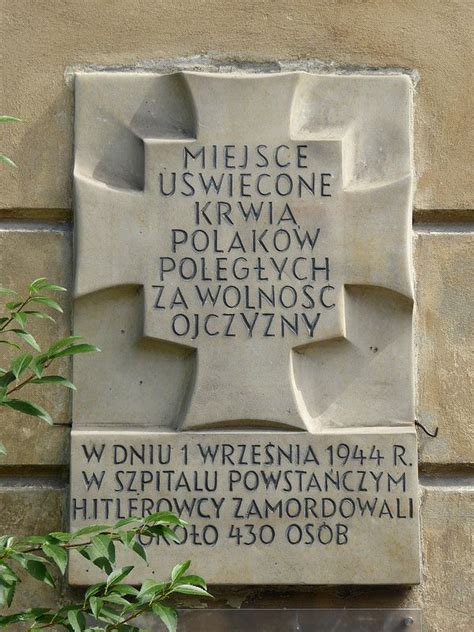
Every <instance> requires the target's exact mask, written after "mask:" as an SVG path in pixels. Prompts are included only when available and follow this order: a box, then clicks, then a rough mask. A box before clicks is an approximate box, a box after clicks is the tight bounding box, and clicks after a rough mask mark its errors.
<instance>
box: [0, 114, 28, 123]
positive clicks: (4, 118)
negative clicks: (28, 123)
mask: <svg viewBox="0 0 474 632" xmlns="http://www.w3.org/2000/svg"><path fill="white" fill-rule="evenodd" d="M0 123H23V121H22V119H20V118H18V117H17V116H9V115H7V114H1V115H0Z"/></svg>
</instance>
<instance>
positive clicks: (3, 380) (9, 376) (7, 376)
mask: <svg viewBox="0 0 474 632" xmlns="http://www.w3.org/2000/svg"><path fill="white" fill-rule="evenodd" d="M14 381H15V374H14V373H13V371H7V372H6V373H4V374H3V375H2V376H1V377H0V386H8V385H9V384H11V383H12V382H14Z"/></svg>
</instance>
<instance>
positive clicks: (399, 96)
mask: <svg viewBox="0 0 474 632" xmlns="http://www.w3.org/2000/svg"><path fill="white" fill-rule="evenodd" d="M411 98H412V84H411V81H410V79H409V78H408V77H407V76H405V75H401V74H400V75H358V74H353V75H347V76H338V75H318V74H312V73H303V72H288V73H280V74H273V75H271V74H259V75H257V74H245V73H229V74H215V73H199V72H181V73H174V74H159V73H151V72H145V73H121V72H92V73H79V74H78V75H77V76H76V120H75V129H76V160H75V170H74V176H75V204H76V219H75V232H76V235H75V248H76V281H75V287H76V301H75V308H74V318H75V323H74V327H75V329H76V330H77V331H80V332H81V334H83V335H85V336H86V337H87V338H88V339H91V340H93V341H94V342H95V343H96V344H98V345H99V346H100V347H101V348H102V353H101V354H94V356H91V357H83V358H77V359H76V360H75V365H74V380H75V382H76V384H77V386H78V393H77V395H76V396H75V399H74V410H73V419H74V432H73V446H72V454H73V464H72V488H73V495H72V521H73V525H74V526H77V525H80V524H84V523H87V522H88V521H90V520H95V519H106V520H114V519H116V518H117V517H118V513H117V512H119V511H120V512H122V510H123V511H125V510H124V509H123V507H121V508H119V507H118V505H117V504H115V503H112V505H111V508H110V511H109V509H107V510H106V511H107V512H108V513H107V515H101V516H99V515H98V514H97V511H96V509H92V510H91V509H90V508H91V506H92V507H96V506H97V507H99V506H100V507H102V506H103V502H102V501H103V500H104V499H107V498H115V497H117V498H118V497H120V496H121V493H120V491H121V490H120V489H118V488H116V481H115V482H114V480H113V478H112V472H113V471H114V467H115V465H118V464H119V463H118V462H115V461H113V460H112V461H111V460H110V459H111V458H112V459H113V458H114V457H113V456H111V454H110V451H112V450H113V448H112V443H114V444H116V443H117V442H121V443H123V442H125V443H127V442H131V443H130V445H131V446H132V447H131V448H130V449H131V450H132V452H133V451H134V450H140V449H141V448H140V446H141V445H142V444H143V445H144V446H145V445H146V452H147V453H148V451H149V450H151V451H153V449H154V448H153V446H155V445H157V444H159V445H161V444H163V445H166V446H168V448H169V449H170V450H171V453H172V454H173V460H172V461H171V466H172V467H176V468H178V469H181V470H182V474H183V477H184V480H186V481H187V480H188V478H189V477H190V478H191V479H195V477H196V473H197V472H198V471H199V470H200V469H201V468H203V467H205V466H206V463H205V462H201V461H200V458H201V456H200V453H199V450H200V446H201V445H202V444H203V443H205V442H206V441H208V440H209V441H212V442H214V443H213V446H214V448H212V449H217V450H219V449H220V447H219V446H224V445H227V446H228V447H227V448H223V449H224V451H225V450H227V449H234V448H235V449H236V446H238V445H240V444H247V443H248V444H251V445H253V442H256V443H258V445H259V446H260V447H259V448H255V449H256V450H262V449H263V447H262V445H263V444H264V443H268V441H269V436H268V435H267V434H266V433H268V432H269V430H270V429H271V434H270V437H271V442H273V444H274V446H277V449H278V450H283V451H284V450H286V449H287V448H288V446H287V443H288V441H289V437H290V436H293V435H289V434H288V431H289V430H292V431H298V432H299V433H300V434H298V435H295V446H297V447H295V448H294V450H295V451H297V452H298V451H299V450H310V451H313V450H314V451H315V452H316V453H318V454H325V455H327V454H330V453H331V452H330V451H331V450H332V451H337V454H338V457H337V458H339V459H342V461H341V466H344V467H345V466H346V465H347V464H348V463H350V464H351V465H355V463H356V462H358V463H359V467H360V468H362V470H363V472H364V476H365V475H366V476H368V477H371V476H373V477H375V479H374V480H378V478H377V477H379V478H380V477H382V476H388V477H394V478H395V479H396V480H397V481H398V483H397V484H395V483H393V481H392V483H391V487H390V488H387V489H386V492H387V498H386V499H385V501H386V506H385V505H383V502H384V500H382V499H380V501H378V502H381V503H382V508H380V511H381V512H382V513H381V515H380V516H379V518H381V520H372V519H370V520H366V519H362V518H363V517H361V516H360V515H359V514H357V515H356V513H354V514H353V515H351V516H347V517H346V518H344V516H343V517H342V518H341V519H344V520H347V521H348V522H350V524H351V529H350V530H351V532H352V533H353V540H352V541H351V544H350V545H348V546H347V547H346V548H344V546H342V544H343V542H342V540H343V539H344V537H345V536H343V535H342V532H344V533H345V529H346V527H347V528H349V525H348V524H345V523H344V524H343V523H340V524H339V526H338V523H337V521H335V520H331V521H330V523H331V524H328V525H323V524H322V522H321V519H323V521H324V516H323V515H322V514H321V512H319V513H318V512H316V511H315V512H313V513H311V515H309V514H308V515H307V516H306V518H309V519H310V521H312V522H311V526H310V528H309V530H310V531H313V530H314V529H316V531H318V529H323V530H324V528H326V529H328V530H329V531H331V533H332V536H331V542H333V541H334V540H333V539H332V538H336V539H337V538H339V539H340V540H341V542H338V543H337V544H336V545H334V546H335V547H336V549H335V552H332V553H331V552H329V548H328V549H326V551H327V553H326V555H327V565H323V566H324V567H322V566H320V565H319V564H316V561H317V560H318V559H320V556H321V555H322V553H321V552H320V551H319V550H318V548H317V547H316V548H314V547H313V548H311V549H307V548H305V547H304V546H303V547H300V548H299V552H298V554H297V557H298V556H299V557H300V558H301V561H303V560H304V559H305V558H306V556H307V555H308V551H309V550H311V554H310V555H311V559H314V561H315V564H314V565H311V566H310V567H309V570H308V571H307V572H305V573H304V574H302V570H301V568H299V567H298V565H291V564H289V563H288V561H289V560H290V559H291V558H292V556H293V555H294V552H293V550H292V547H291V542H290V541H289V540H288V537H289V536H288V535H285V534H286V531H285V529H289V528H290V527H291V525H289V524H287V521H286V522H285V519H284V517H283V516H280V517H279V518H278V516H277V518H275V515H272V516H271V524H270V525H268V527H269V529H268V532H269V533H273V530H274V535H273V537H274V540H272V541H271V542H268V545H269V548H268V550H267V549H265V547H263V548H262V550H261V551H262V554H263V552H264V551H265V556H268V559H271V560H273V562H272V565H273V566H274V568H273V566H272V569H273V570H274V571H275V572H274V573H272V572H271V569H269V568H267V569H264V568H263V567H261V565H258V566H259V568H258V569H255V568H254V566H255V555H256V554H257V551H259V550H260V548H259V546H258V544H257V543H256V541H253V542H250V543H248V544H245V543H244V544H242V545H239V546H238V548H237V549H234V548H233V547H231V546H227V545H228V544H229V543H231V538H233V532H234V531H233V529H234V528H235V527H236V526H237V524H234V522H233V514H232V511H233V509H232V506H231V504H232V502H233V501H232V488H231V486H230V483H229V480H228V476H231V474H230V473H229V472H227V470H226V467H225V466H228V465H232V462H228V461H226V460H225V458H224V460H223V461H222V463H221V467H217V468H216V472H215V475H216V476H217V477H218V479H219V481H218V483H217V487H216V488H215V489H214V490H208V494H211V492H212V494H211V496H212V498H213V502H217V503H218V502H219V499H221V501H222V506H223V507H224V509H223V520H222V525H221V527H220V529H222V530H221V531H220V537H221V538H223V539H221V540H219V547H221V550H222V555H223V556H226V559H227V561H228V562H229V565H230V566H232V568H233V571H232V573H230V574H229V573H227V574H225V573H223V572H222V570H220V569H222V568H224V565H222V566H219V569H216V568H215V566H214V569H211V568H208V566H206V556H205V555H204V554H203V551H204V549H199V545H198V543H196V542H194V543H193V542H192V541H191V540H190V541H188V543H187V544H186V545H185V546H184V548H186V550H187V551H189V556H190V557H192V558H193V559H196V557H197V558H199V564H200V565H201V568H202V569H203V570H204V571H206V576H207V577H208V579H209V580H210V581H212V582H215V583H301V582H303V583H349V584H350V583H415V582H416V581H418V577H419V568H418V567H419V564H418V547H419V542H418V535H417V534H418V514H417V486H416V470H415V465H414V464H416V445H415V436H414V430H413V419H414V408H413V370H412V355H413V354H412V300H413V299H412V297H413V288H412V265H411V204H412V175H413V169H412V150H411V126H410V120H411ZM231 430H232V431H235V432H236V434H229V431H231ZM130 431H132V433H133V434H132V436H130V435H129V432H130ZM196 431H200V432H199V433H196ZM203 431H204V432H203ZM210 431H212V432H210ZM262 433H263V434H262ZM91 442H92V443H91ZM92 444H94V446H95V447H96V449H99V448H100V446H102V445H103V446H104V449H103V458H104V461H103V462H105V463H106V464H107V471H110V473H111V476H110V477H106V478H105V479H104V477H102V478H101V476H100V472H98V471H96V470H94V471H89V469H90V466H91V465H92V464H94V466H95V467H96V468H99V469H100V470H101V471H102V469H101V468H102V465H101V463H103V462H101V458H102V457H100V458H99V457H98V459H97V462H95V461H94V457H91V453H90V450H91V449H92ZM97 446H99V447H97ZM132 448H133V449H132ZM144 449H145V448H144ZM188 449H189V451H190V455H192V456H190V461H189V463H187V462H180V461H179V459H178V455H180V454H182V452H183V451H184V452H185V451H186V450H188ZM398 449H400V450H402V452H401V453H400V454H405V457H400V458H401V459H402V460H401V461H397V459H398V454H399V453H398V452H397V450H398ZM184 452H183V453H184ZM101 454H102V453H101ZM395 454H396V455H397V456H396V457H395V456H394V455H395ZM255 458H256V457H255ZM295 458H296V457H295V456H294V455H293V456H292V457H291V458H290V461H289V465H288V467H290V469H294V468H295V467H297V466H298V465H301V466H302V467H303V469H304V474H301V476H303V475H307V476H310V477H311V467H315V466H316V465H317V466H318V467H321V468H322V469H321V472H320V473H319V476H322V477H324V476H326V472H327V471H328V468H329V469H331V468H335V467H336V465H337V464H336V463H331V462H327V459H326V460H325V459H322V457H321V462H316V461H318V458H316V457H315V461H314V463H313V464H312V465H311V464H310V465H308V463H309V462H305V463H303V464H301V463H299V461H298V459H296V460H295ZM91 459H92V460H91ZM374 459H375V460H374ZM126 461H127V459H125V461H124V463H125V462H126ZM257 461H258V459H257ZM257 461H252V460H251V461H249V462H246V463H243V462H242V463H239V462H236V463H235V464H233V465H235V467H237V469H238V470H239V468H240V469H241V467H242V466H244V465H246V466H252V465H254V466H256V468H257V470H260V468H263V472H264V474H265V476H268V475H271V476H273V475H277V473H278V472H279V474H278V475H281V472H280V464H278V466H275V462H274V461H269V462H264V461H258V462H257ZM141 463H142V465H143V466H144V469H146V468H145V464H146V462H145V461H142V462H141ZM128 465H129V466H131V467H136V465H137V461H136V459H135V461H134V460H133V459H132V461H131V462H130V463H129V464H128ZM149 465H155V463H149ZM162 465H165V463H163V464H162ZM275 467H276V469H275ZM308 467H309V470H308ZM391 467H394V468H395V470H394V471H392V470H391V469H390V468H391ZM397 468H398V469H397ZM399 468H402V469H403V468H405V470H406V471H405V470H404V471H403V472H402V470H401V469H399ZM139 469H140V468H139ZM104 472H105V470H104ZM93 474H96V475H98V476H99V479H97V480H98V482H97V483H92V484H91V480H92V479H91V478H90V477H91V476H93ZM313 474H314V476H315V477H316V479H317V478H318V477H317V476H316V474H315V473H314V472H313ZM253 475H255V473H253V474H252V473H250V474H249V475H248V476H253ZM337 475H338V476H339V475H340V476H343V473H338V474H337ZM140 476H145V478H146V477H147V476H148V474H147V473H146V472H143V473H141V474H140ZM347 476H352V474H348V475H347ZM400 477H401V478H400ZM390 480H392V479H390ZM102 484H103V485H104V487H103V488H102ZM183 484H184V485H185V486H186V485H188V483H187V482H186V483H183ZM338 485H339V484H338ZM399 485H401V487H398V486H399ZM318 486H319V482H318V481H317V480H316V482H314V483H312V485H310V487H308V488H307V489H306V493H309V492H310V490H312V493H313V495H314V493H315V491H314V489H313V488H317V487H318ZM179 489H181V488H178V489H176V490H174V491H175V492H176V493H177V492H178V491H179ZM295 489H296V488H294V487H291V486H290V488H288V489H287V490H286V491H285V493H287V492H291V491H295ZM337 489H338V493H340V492H341V491H344V490H345V491H347V492H348V491H350V490H349V489H348V488H345V487H344V486H343V485H342V484H340V485H339V486H338V488H337ZM204 491H205V490H203V489H200V488H198V487H195V488H192V489H189V490H188V493H190V494H191V495H192V497H193V498H197V497H198V496H199V495H201V496H202V493H203V492H204ZM282 491H283V490H281V489H280V488H277V489H276V490H275V493H276V496H275V498H273V503H274V504H276V505H278V503H279V502H280V501H281V502H283V497H282V496H281V493H282ZM304 491H305V490H304V489H300V490H299V492H301V493H304ZM352 491H354V492H357V489H354V490H352ZM358 491H359V492H360V493H361V494H362V497H363V498H361V497H357V498H354V499H353V501H352V500H351V499H350V500H349V501H348V503H349V504H351V502H354V503H356V504H357V503H359V502H361V503H362V504H364V506H365V500H366V498H365V496H364V495H365V494H367V493H369V494H370V490H369V489H365V485H364V483H361V486H360V487H359V488H358ZM378 491H380V490H377V489H375V488H374V489H372V492H373V493H375V494H377V493H378ZM158 492H159V493H160V494H161V493H165V495H166V493H168V495H169V494H172V492H173V488H172V486H171V487H170V488H169V489H168V490H164V489H163V488H160V489H159V490H158V489H156V490H155V492H154V494H155V496H156V494H157V493H158ZM322 492H323V489H322V488H321V489H319V490H318V492H317V494H316V496H318V497H319V496H320V495H321V493H322ZM242 493H243V494H244V496H248V495H249V494H251V489H250V488H247V489H245V490H244V491H243V492H242ZM104 494H105V496H104ZM134 494H135V496H137V497H138V496H139V495H140V494H141V492H140V491H139V490H134V491H133V493H132V496H133V495H134ZM196 494H197V495H198V496H195V495H196ZM264 495H265V491H264V490H263V489H262V488H259V490H258V493H257V497H258V498H261V497H263V496H264ZM356 495H357V494H356ZM331 496H334V497H335V498H336V497H337V494H335V495H334V494H331ZM177 498H179V494H178V495H177ZM171 500H172V499H171ZM286 500H288V498H287V499H286ZM313 500H314V498H313ZM107 502H108V501H107ZM107 502H106V503H105V504H106V505H107ZM295 502H296V503H297V504H298V503H300V502H302V503H303V505H304V504H305V503H306V499H305V498H298V499H296V500H295ZM152 505H154V506H156V503H152ZM357 506H359V505H357ZM81 507H82V509H81ZM151 510H153V508H152V506H151V505H150V503H148V505H147V508H145V507H144V506H142V505H140V508H139V507H138V506H135V504H134V501H133V500H132V502H131V504H129V505H127V509H126V511H127V512H129V513H130V512H132V513H133V512H137V511H138V512H139V513H143V512H144V513H147V512H149V511H151ZM81 512H82V513H81ZM323 513H324V512H323ZM190 517H191V518H193V519H194V518H198V519H197V524H196V525H194V526H195V528H202V525H200V526H199V517H200V518H205V516H204V515H201V516H199V515H198V516H196V515H191V516H190ZM287 517H288V518H290V516H287ZM300 517H301V516H300ZM364 517H365V518H366V514H364ZM213 518H214V519H216V520H218V519H219V516H218V515H215V516H213ZM234 518H235V516H234ZM254 518H255V520H254V521H251V525H250V526H251V529H258V530H261V529H262V528H263V530H264V531H265V533H266V535H265V537H267V535H268V537H270V536H269V533H267V532H266V530H265V527H266V526H267V525H265V521H263V523H262V519H263V518H262V515H260V514H259V511H258V510H256V514H255V516H254ZM315 520H316V522H314V521H315ZM386 522H387V524H385V523H386ZM273 523H275V524H274V525H273ZM337 529H340V531H341V532H340V533H339V535H337V533H336V532H337ZM290 530H291V529H290ZM329 531H328V532H329ZM308 537H310V538H312V537H313V536H312V535H311V536H308ZM285 538H287V539H286V540H285ZM239 541H240V540H239ZM226 543H227V544H226ZM374 543H375V546H376V548H377V550H378V557H379V561H378V563H377V564H376V565H374V563H373V560H372V557H371V555H370V552H371V550H372V547H373V546H374ZM263 544H265V543H263ZM307 544H308V543H307ZM328 544H329V543H328ZM344 544H345V543H344ZM321 546H324V544H321ZM338 547H340V548H338ZM151 549H152V550H153V547H151ZM183 550H184V549H178V550H176V551H173V550H170V551H169V554H170V562H171V561H172V560H173V559H175V557H176V556H177V555H178V556H179V554H180V552H182V551H183ZM199 551H201V553H202V554H203V555H201V554H200V553H199ZM395 551H396V553H395ZM155 552H156V551H155ZM160 554H161V553H160ZM153 555H154V554H153ZM325 559H326V558H325ZM330 560H332V562H330ZM382 560H383V561H382ZM71 568H72V570H71V580H72V581H73V583H81V582H84V581H86V576H85V575H84V574H83V573H82V571H81V568H82V567H81V563H80V561H78V560H74V559H73V564H72V567H71ZM349 569H351V570H350V572H349ZM200 570H201V569H200ZM87 580H88V581H89V580H90V581H92V580H93V577H92V575H91V574H89V575H88V577H87Z"/></svg>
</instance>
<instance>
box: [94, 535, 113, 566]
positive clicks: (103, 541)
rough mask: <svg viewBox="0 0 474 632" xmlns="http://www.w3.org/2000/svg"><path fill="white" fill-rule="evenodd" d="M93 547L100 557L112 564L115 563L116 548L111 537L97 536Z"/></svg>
mask: <svg viewBox="0 0 474 632" xmlns="http://www.w3.org/2000/svg"><path fill="white" fill-rule="evenodd" d="M92 546H93V548H94V549H96V551H97V553H98V557H105V558H107V559H108V560H109V561H110V562H112V564H113V563H114V562H115V546H114V543H113V542H112V540H111V538H110V536H109V535H105V534H102V535H96V536H94V537H93V538H92Z"/></svg>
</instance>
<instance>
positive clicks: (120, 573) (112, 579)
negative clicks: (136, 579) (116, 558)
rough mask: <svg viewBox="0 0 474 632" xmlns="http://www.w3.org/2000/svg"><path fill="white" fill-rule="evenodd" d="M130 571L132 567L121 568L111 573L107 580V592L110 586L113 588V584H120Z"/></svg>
mask: <svg viewBox="0 0 474 632" xmlns="http://www.w3.org/2000/svg"><path fill="white" fill-rule="evenodd" d="M132 571H133V566H124V567H123V568H118V569H117V570H115V571H114V572H113V573H111V574H110V575H109V577H108V578H107V590H108V589H109V588H110V586H113V585H114V584H120V582H121V581H122V579H124V578H125V577H127V575H129V574H130V573H131V572H132Z"/></svg>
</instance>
